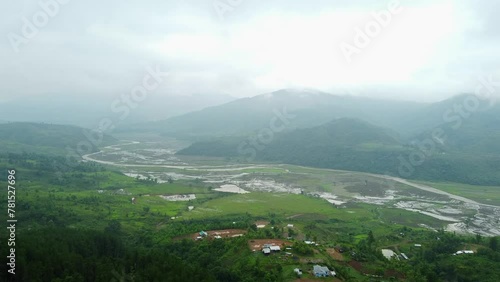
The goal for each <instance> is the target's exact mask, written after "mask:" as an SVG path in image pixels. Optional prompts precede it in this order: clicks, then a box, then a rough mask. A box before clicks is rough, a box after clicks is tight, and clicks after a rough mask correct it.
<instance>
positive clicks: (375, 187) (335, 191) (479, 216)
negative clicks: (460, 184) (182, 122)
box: [84, 142, 500, 236]
mask: <svg viewBox="0 0 500 282" xmlns="http://www.w3.org/2000/svg"><path fill="white" fill-rule="evenodd" d="M172 144H173V145H172ZM180 148H182V146H181V145H180V143H175V142H174V143H169V142H165V143H152V142H151V143H139V142H127V143H123V144H121V145H114V146H110V147H107V148H105V149H103V150H102V151H101V152H98V153H93V154H89V155H86V156H84V159H85V160H88V161H96V162H99V163H102V164H106V165H113V166H118V167H119V168H120V169H121V171H122V172H123V173H124V174H125V175H127V176H130V177H134V178H138V179H156V180H157V181H158V182H159V183H164V182H167V181H169V180H170V181H171V180H197V181H200V182H202V183H206V185H207V186H211V187H212V188H213V190H214V191H219V192H225V193H237V194H245V193H252V192H258V193H290V194H305V195H310V196H313V197H318V198H322V199H324V200H325V201H328V202H329V203H331V204H332V208H333V207H334V206H336V207H342V206H343V205H346V204H349V203H364V204H370V205H374V206H385V207H392V208H396V209H402V210H406V211H411V212H415V213H419V214H423V215H426V216H429V217H431V218H433V219H434V220H436V221H437V222H439V224H440V225H441V226H442V227H443V228H444V229H445V230H448V231H453V232H458V233H471V234H473V233H477V234H481V235H485V236H492V235H500V223H499V218H500V207H498V206H495V205H491V204H486V203H479V202H477V201H474V200H471V199H469V198H466V197H462V196H459V195H454V194H450V193H447V192H444V191H442V190H439V189H436V188H434V187H432V186H429V185H423V184H417V183H414V182H412V181H409V180H406V179H401V178H396V177H391V176H386V175H376V174H368V173H357V172H348V171H336V170H326V169H314V168H306V167H298V166H291V165H278V164H238V163H231V162H229V161H227V160H223V159H215V158H214V159H204V158H193V157H189V158H186V157H182V156H177V155H175V152H176V151H177V150H178V149H180ZM161 197H164V199H165V200H167V201H188V200H189V199H195V198H196V195H195V194H193V195H171V196H161ZM422 226H427V225H426V224H424V223H422ZM429 228H430V227H429Z"/></svg>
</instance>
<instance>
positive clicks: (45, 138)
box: [0, 122, 117, 155]
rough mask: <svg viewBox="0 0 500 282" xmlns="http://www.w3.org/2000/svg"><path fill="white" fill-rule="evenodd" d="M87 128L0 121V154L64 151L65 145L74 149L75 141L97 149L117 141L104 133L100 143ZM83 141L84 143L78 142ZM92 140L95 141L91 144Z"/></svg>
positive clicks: (60, 152)
mask: <svg viewBox="0 0 500 282" xmlns="http://www.w3.org/2000/svg"><path fill="white" fill-rule="evenodd" d="M98 138H99V137H98V136H93V135H92V134H91V131H90V130H88V129H84V128H80V127H76V126H69V125H53V124H42V123H24V122H15V123H5V124H0V153H22V152H27V153H41V154H58V155H62V154H66V151H67V150H66V148H67V147H70V148H72V149H76V147H77V146H78V144H85V146H89V147H84V146H82V148H84V150H85V151H88V152H96V151H98V147H100V146H106V145H110V144H113V143H116V142H117V140H116V139H115V138H113V137H111V136H109V135H104V136H103V137H102V141H101V142H90V141H91V140H93V139H98ZM81 142H83V143H81ZM94 143H95V144H94Z"/></svg>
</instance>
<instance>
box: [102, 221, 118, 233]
mask: <svg viewBox="0 0 500 282" xmlns="http://www.w3.org/2000/svg"><path fill="white" fill-rule="evenodd" d="M121 229H122V224H121V223H120V222H119V221H118V220H116V219H113V220H111V221H110V222H109V223H108V226H106V228H105V229H104V230H105V231H106V232H111V233H118V232H120V231H121Z"/></svg>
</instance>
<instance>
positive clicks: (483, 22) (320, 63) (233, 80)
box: [0, 0, 500, 101]
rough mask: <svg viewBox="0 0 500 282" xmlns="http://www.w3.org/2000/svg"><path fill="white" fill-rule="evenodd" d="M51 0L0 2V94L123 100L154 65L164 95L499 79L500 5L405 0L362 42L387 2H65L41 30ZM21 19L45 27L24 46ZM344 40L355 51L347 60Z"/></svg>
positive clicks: (457, 86) (423, 89) (411, 92)
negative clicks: (163, 74) (360, 33)
mask: <svg viewBox="0 0 500 282" xmlns="http://www.w3.org/2000/svg"><path fill="white" fill-rule="evenodd" d="M51 1H56V0H41V1H31V0H4V1H2V4H1V6H2V7H1V9H0V34H1V36H2V37H1V41H0V62H1V63H0V81H1V83H0V101H2V100H8V99H12V98H13V97H22V96H24V95H44V94H49V93H50V94H54V93H56V94H61V93H64V94H65V95H88V96H91V95H109V96H117V95H119V93H120V92H123V91H127V90H128V89H131V88H133V87H134V86H136V85H137V84H139V83H140V82H141V81H142V78H143V77H144V74H145V72H146V71H145V69H146V67H147V66H156V65H158V66H160V68H161V69H162V70H164V71H169V72H170V74H171V75H170V77H169V78H168V79H166V81H165V82H164V83H163V84H162V87H161V89H160V91H159V92H161V93H163V94H164V95H171V94H175V95H191V94H204V95H212V94H227V95H232V96H234V97H245V96H253V95H257V94H261V93H265V92H269V91H274V90H278V89H281V88H292V87H308V88H316V89H319V90H323V91H327V92H330V93H336V94H346V93H351V94H353V95H362V96H370V97H383V98H398V99H406V100H419V101H436V100H441V99H444V98H446V97H449V96H452V95H455V94H460V93H463V92H470V91H472V90H473V89H474V87H475V86H476V85H477V83H478V82H477V75H478V74H485V75H493V76H494V77H497V79H496V80H500V79H499V78H500V77H499V75H500V72H499V68H498V66H500V52H498V50H500V36H499V35H500V34H499V33H500V29H498V27H499V26H500V17H498V15H497V13H498V11H499V10H500V1H473V0H470V1H440V0H432V1H401V3H400V6H401V7H400V8H398V11H399V12H397V13H393V14H391V20H390V21H389V22H388V24H386V26H382V27H381V29H380V32H378V34H377V35H375V36H373V37H370V42H369V43H368V44H366V46H363V47H362V48H358V47H359V46H358V47H356V44H355V42H354V41H355V40H354V39H355V35H356V29H360V30H365V29H366V28H367V27H370V26H371V27H372V28H376V27H373V21H374V16H373V14H372V13H373V12H380V11H388V5H389V3H390V2H391V1H386V0H382V1H379V0H377V1H369V0H365V1H350V0H349V1H348V0H346V1H334V0H324V1H323V0H266V1H255V0H215V1H213V0H199V1H195V0H178V1H168V0H157V1H156V0H154V1H153V0H145V1H123V0H109V1H94V0H91V1H89V0H86V1H79V0H64V1H65V2H68V3H67V4H64V5H63V4H60V5H59V4H58V8H57V9H56V10H55V13H53V16H50V15H49V16H48V23H47V24H46V25H45V26H39V27H37V26H36V25H37V23H36V22H34V21H37V20H38V21H39V22H40V21H41V22H42V23H43V15H41V13H42V14H43V13H45V12H43V11H44V10H43V9H42V8H41V7H40V4H39V2H41V3H44V2H51ZM60 1H61V2H63V1H62V0H60ZM353 2H354V3H353ZM415 2H418V3H415ZM227 3H233V4H227ZM228 5H232V6H228ZM34 15H38V16H39V18H38V19H35V20H34V19H33V16H34ZM23 18H25V19H27V20H28V21H29V22H30V23H34V24H35V28H37V29H38V31H37V32H35V35H34V36H33V37H32V38H29V39H25V38H24V39H23V41H20V38H22V37H23V36H24V35H23V27H24V26H25V25H26V21H25V20H23ZM370 23H371V24H372V25H370ZM24 29H26V28H24ZM373 30H375V32H376V31H377V30H376V29H373ZM342 44H344V45H343V46H344V47H345V46H347V45H349V46H351V47H356V48H358V49H357V52H356V53H355V54H352V56H350V59H351V60H350V62H349V61H348V60H347V59H346V56H345V54H344V52H343V51H342V49H341V46H342ZM346 44H347V45H346ZM16 48H17V49H18V52H16V51H15V49H16ZM350 50H352V49H350Z"/></svg>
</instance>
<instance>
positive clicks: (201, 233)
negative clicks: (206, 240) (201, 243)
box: [199, 231, 208, 237]
mask: <svg viewBox="0 0 500 282" xmlns="http://www.w3.org/2000/svg"><path fill="white" fill-rule="evenodd" d="M199 234H200V236H201V237H207V236H208V233H207V232H205V231H200V233H199Z"/></svg>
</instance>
